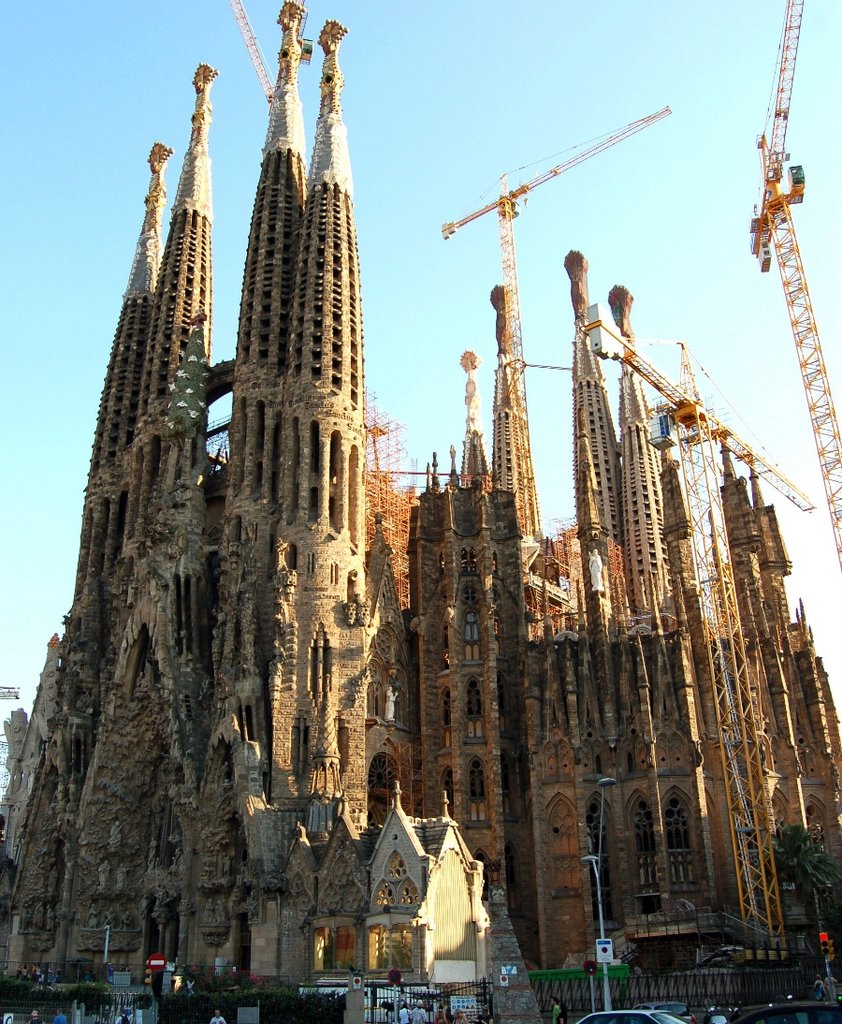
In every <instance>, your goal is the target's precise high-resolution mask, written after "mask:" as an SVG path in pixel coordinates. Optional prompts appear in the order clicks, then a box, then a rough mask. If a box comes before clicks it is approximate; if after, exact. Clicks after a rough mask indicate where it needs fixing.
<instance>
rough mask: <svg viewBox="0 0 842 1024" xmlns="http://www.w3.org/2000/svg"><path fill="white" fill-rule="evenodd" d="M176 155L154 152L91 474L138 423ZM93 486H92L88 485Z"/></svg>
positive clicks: (164, 149) (159, 148) (157, 148)
mask: <svg viewBox="0 0 842 1024" xmlns="http://www.w3.org/2000/svg"><path fill="white" fill-rule="evenodd" d="M171 156H172V150H171V149H170V148H169V147H168V146H165V145H163V143H161V142H156V143H155V144H154V146H153V147H152V149H151V151H150V153H149V167H150V170H151V172H152V177H151V180H150V182H149V188H148V190H147V193H146V199H145V200H144V203H145V205H146V214H145V216H144V218H143V225H142V227H141V229H140V237H139V238H138V240H137V246H136V248H135V256H134V261H133V262H132V269H131V273H130V274H129V282H128V286H127V288H126V292H125V295H124V296H123V308H122V309H121V311H120V320H119V323H118V325H117V331H116V333H115V335H114V344H113V345H112V348H111V360H110V362H109V364H108V371H107V373H106V375H105V384H104V386H103V390H102V399H101V401H100V407H99V418H98V421H97V429H96V436H95V438H94V449H93V456H92V458H91V472H92V473H95V472H96V471H97V470H98V469H99V468H100V467H102V466H105V465H111V464H113V463H114V460H115V459H116V458H117V456H118V455H119V453H120V452H122V451H124V450H125V448H126V447H127V446H128V445H129V444H130V443H131V441H132V438H133V436H134V426H135V419H136V399H137V395H136V386H137V381H136V375H137V374H138V373H139V371H140V367H141V365H142V362H143V356H144V352H145V350H146V341H147V334H148V331H149V319H150V313H151V305H152V295H153V293H154V291H155V284H156V282H157V279H158V270H159V268H160V265H161V250H162V242H161V220H162V217H163V213H164V207H165V206H166V202H167V190H166V186H165V184H164V168H165V167H166V164H167V160H168V159H169V158H170V157H171ZM88 485H89V487H90V481H89V484H88Z"/></svg>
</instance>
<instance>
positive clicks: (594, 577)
mask: <svg viewBox="0 0 842 1024" xmlns="http://www.w3.org/2000/svg"><path fill="white" fill-rule="evenodd" d="M588 568H589V569H590V571H591V590H592V591H593V592H594V593H595V594H602V593H604V591H605V584H604V583H603V582H602V558H601V557H600V554H599V552H598V551H597V549H596V548H591V553H590V557H589V558H588Z"/></svg>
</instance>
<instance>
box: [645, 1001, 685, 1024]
mask: <svg viewBox="0 0 842 1024" xmlns="http://www.w3.org/2000/svg"><path fill="white" fill-rule="evenodd" d="M632 1009H633V1010H661V1011H662V1012H664V1013H671V1014H673V1015H674V1016H675V1017H680V1018H681V1019H682V1020H683V1021H684V1022H685V1024H696V1015H695V1014H694V1013H692V1012H691V1011H690V1007H689V1006H688V1005H687V1003H675V1002H670V1003H638V1004H637V1005H636V1006H633V1007H632Z"/></svg>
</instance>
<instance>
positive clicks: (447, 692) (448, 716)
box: [441, 687, 453, 747]
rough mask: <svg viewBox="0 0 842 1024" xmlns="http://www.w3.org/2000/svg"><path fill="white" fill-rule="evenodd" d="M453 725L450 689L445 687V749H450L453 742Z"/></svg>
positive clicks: (443, 717) (442, 697) (442, 719)
mask: <svg viewBox="0 0 842 1024" xmlns="http://www.w3.org/2000/svg"><path fill="white" fill-rule="evenodd" d="M451 725H452V722H451V708H450V688H449V687H445V689H444V690H442V692H441V730H442V746H443V747H449V746H450V745H451V743H452V742H453V739H452V728H451Z"/></svg>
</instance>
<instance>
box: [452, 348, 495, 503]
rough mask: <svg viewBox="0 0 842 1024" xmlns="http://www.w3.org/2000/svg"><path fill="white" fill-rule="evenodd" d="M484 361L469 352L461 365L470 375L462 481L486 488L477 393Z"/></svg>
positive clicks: (484, 456)
mask: <svg viewBox="0 0 842 1024" xmlns="http://www.w3.org/2000/svg"><path fill="white" fill-rule="evenodd" d="M481 363H482V360H481V359H480V357H479V356H478V355H477V354H476V352H471V351H470V350H467V351H465V352H463V353H462V358H461V359H460V360H459V365H460V366H461V367H462V369H463V370H464V371H465V373H466V374H467V375H468V379H467V381H466V382H465V405H466V407H467V409H468V414H467V418H466V423H465V440H464V442H463V444H462V480H463V482H464V483H471V482H473V481H477V482H478V483H479V484H480V485H481V486H485V485H486V482H487V480H488V475H489V474H488V459H487V458H486V455H485V443H484V441H483V436H482V419H481V417H480V397H479V393H478V391H477V376H476V374H477V370H478V369H479V368H480V364H481Z"/></svg>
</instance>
